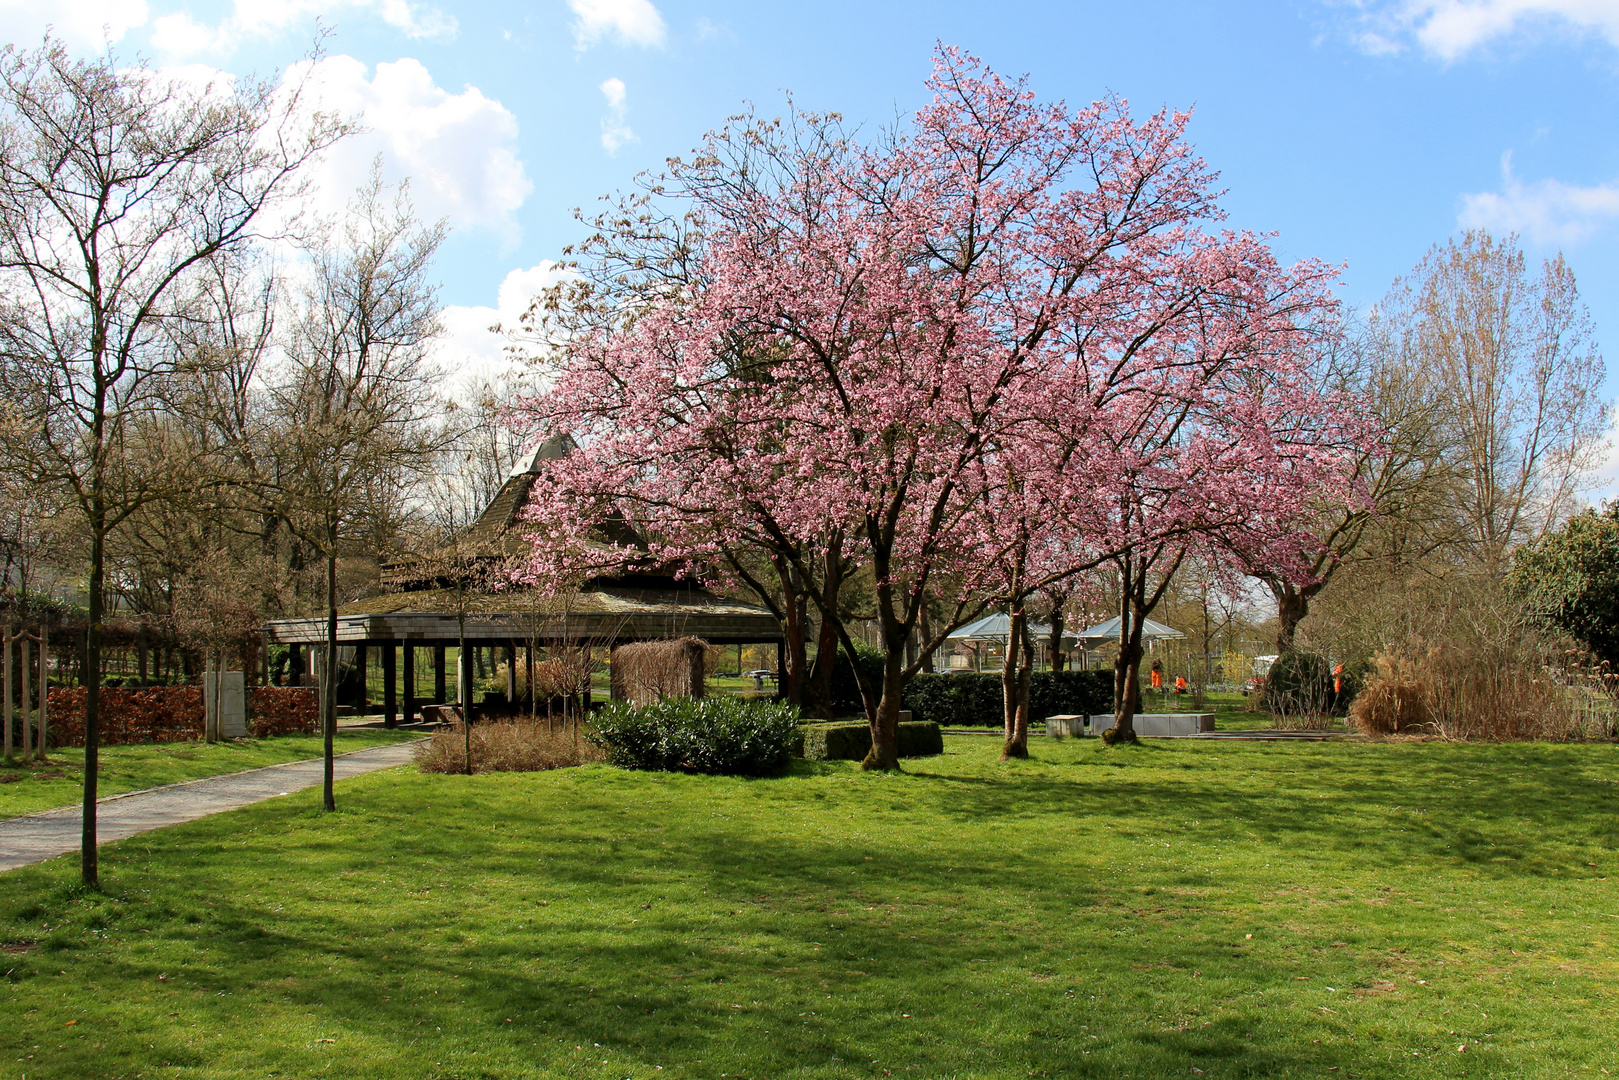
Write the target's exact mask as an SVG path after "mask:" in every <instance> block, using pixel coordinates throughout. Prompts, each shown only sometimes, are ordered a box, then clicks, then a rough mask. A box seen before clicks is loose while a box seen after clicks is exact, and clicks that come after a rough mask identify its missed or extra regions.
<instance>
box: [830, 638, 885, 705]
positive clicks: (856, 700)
mask: <svg viewBox="0 0 1619 1080" xmlns="http://www.w3.org/2000/svg"><path fill="white" fill-rule="evenodd" d="M854 651H855V659H856V661H857V663H858V664H859V669H860V671H861V672H862V673H864V675H865V676H866V678H867V679H868V680H870V681H871V683H872V684H873V685H876V686H881V685H882V681H883V651H882V650H881V649H878V648H875V647H873V646H871V645H867V644H866V643H865V642H863V641H857V642H855V643H854ZM832 707H833V708H834V709H837V710H838V711H839V712H865V711H866V703H865V701H864V700H863V699H862V698H861V697H860V683H859V682H857V681H856V679H855V664H851V663H850V662H849V654H848V653H845V652H844V651H843V650H842V649H839V650H838V659H837V663H835V664H833V665H832Z"/></svg>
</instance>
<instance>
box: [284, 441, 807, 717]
mask: <svg viewBox="0 0 1619 1080" xmlns="http://www.w3.org/2000/svg"><path fill="white" fill-rule="evenodd" d="M568 446H569V444H568V443H567V442H565V441H563V440H551V441H549V442H547V443H545V444H544V445H542V446H541V447H540V448H539V449H538V450H536V451H535V452H534V454H533V455H532V456H531V457H530V458H529V459H528V460H527V461H526V463H521V464H520V465H519V467H518V468H517V469H516V470H514V471H513V472H512V475H511V476H510V477H508V478H507V480H506V482H505V484H504V485H503V486H502V487H501V490H500V491H499V493H498V494H496V496H495V498H494V499H493V500H491V501H490V504H489V506H488V507H486V508H485V509H484V512H483V513H482V514H481V515H479V517H478V519H477V521H475V522H473V524H472V525H471V526H469V527H468V528H467V530H466V531H465V532H464V533H463V534H462V536H461V537H460V538H459V539H458V544H457V547H458V550H459V551H460V553H461V556H460V557H461V558H462V559H464V560H469V561H470V562H472V563H474V564H476V563H483V564H485V565H487V566H494V565H497V564H499V563H501V562H502V561H504V560H508V559H510V558H512V557H514V556H518V555H520V554H521V553H522V552H524V551H526V550H527V545H528V543H529V541H528V539H527V538H526V537H525V536H524V535H523V531H522V529H521V523H520V522H519V520H518V519H519V515H520V513H521V512H522V509H523V507H524V506H525V505H526V504H527V502H528V496H529V492H530V490H531V489H532V487H533V485H534V479H535V477H536V476H537V475H538V473H539V470H540V468H541V464H540V463H541V462H543V461H546V460H550V459H554V458H556V457H560V456H561V455H562V454H563V453H565V452H566V450H567V448H568ZM603 539H611V540H613V541H615V542H618V543H621V544H622V543H624V542H625V541H626V539H628V540H631V541H633V540H634V539H635V538H634V537H633V536H632V535H631V534H629V533H628V530H627V529H624V528H623V527H622V526H620V527H618V528H617V529H616V530H615V532H614V535H612V536H610V537H608V536H604V537H603ZM469 552H470V555H469V554H468V553H469ZM434 565H435V563H434V561H433V560H431V559H405V560H400V561H399V562H396V563H392V564H389V565H387V566H385V567H384V568H383V582H384V585H385V586H391V587H392V588H391V590H390V591H388V592H385V593H383V594H382V595H380V596H373V597H368V598H366V599H363V600H357V601H355V602H354V603H352V604H348V605H346V606H345V607H343V608H340V609H339V611H338V618H337V643H338V645H339V646H355V647H363V648H364V650H365V654H366V656H367V658H369V656H370V655H371V654H372V653H373V652H375V653H376V654H379V655H380V658H381V666H382V677H383V687H384V691H383V692H384V701H383V712H384V717H385V719H386V722H387V723H388V724H390V725H392V724H393V723H395V722H396V721H397V718H398V716H399V715H400V713H401V712H403V714H404V717H405V720H406V722H409V721H410V720H411V719H412V718H413V717H414V716H415V715H416V712H417V711H418V708H419V706H420V705H421V704H424V703H423V702H419V701H418V700H417V699H416V695H415V687H416V683H417V680H416V668H415V662H416V650H417V649H431V650H432V660H431V663H432V667H433V697H434V701H436V702H437V703H442V704H450V702H449V701H448V700H447V696H446V684H447V679H446V672H445V650H446V649H447V648H448V647H450V646H454V645H457V644H458V643H459V642H461V641H462V640H464V641H465V643H466V645H467V646H468V648H467V649H466V650H465V651H463V652H462V653H461V654H460V659H461V671H460V673H459V680H458V681H459V685H460V686H463V687H464V686H469V685H471V682H472V675H471V672H472V655H473V653H472V650H473V649H477V648H490V649H504V650H505V652H506V659H507V661H508V666H507V680H506V682H507V700H508V701H509V702H510V701H512V700H514V698H515V689H516V687H515V684H516V670H517V657H518V651H519V650H520V649H521V650H524V651H525V653H526V656H527V663H528V665H529V666H528V670H529V672H530V673H532V671H533V663H534V650H535V648H536V647H538V648H557V647H564V646H568V647H586V648H603V649H604V650H608V651H609V655H611V654H610V650H611V649H612V648H613V647H614V646H616V645H622V644H626V643H629V642H633V641H649V640H658V639H663V638H671V637H685V636H691V637H699V638H702V639H704V640H705V641H707V642H708V643H709V644H711V645H753V644H768V643H771V642H774V643H775V644H776V648H777V655H778V662H779V660H780V656H781V652H782V650H783V646H784V643H785V635H784V634H783V633H782V629H781V624H780V622H779V621H778V620H777V619H776V617H775V616H774V615H772V614H771V613H770V612H769V611H768V610H766V609H765V608H763V607H760V606H758V605H756V604H750V603H747V602H745V601H741V600H734V599H731V598H729V597H724V596H720V595H719V594H717V593H714V592H712V591H710V590H707V589H704V588H700V587H698V586H696V585H695V584H693V583H691V582H689V581H685V580H681V579H678V578H676V577H675V576H674V575H673V574H672V573H670V572H668V571H667V570H662V569H660V568H657V567H648V568H642V569H640V570H638V571H637V572H634V573H625V574H621V575H614V576H602V577H596V578H592V579H590V580H588V581H586V582H585V583H584V584H583V585H582V586H581V587H580V588H579V589H578V590H577V591H575V592H572V593H568V594H564V595H561V596H557V595H542V594H540V593H537V592H535V591H532V590H527V589H516V588H510V587H502V588H495V587H491V586H483V587H479V588H466V587H461V588H457V587H454V586H453V583H452V584H447V583H446V582H445V581H444V579H443V576H442V573H441V572H438V571H435V570H433V569H432V567H433V566H434ZM265 636H266V637H267V639H268V640H269V641H272V642H278V643H281V644H285V645H287V646H289V647H290V648H291V650H292V653H293V665H292V667H293V671H294V673H295V677H299V678H300V679H301V677H302V675H303V674H305V673H306V672H307V671H308V663H307V660H306V657H305V652H306V650H308V648H309V647H310V646H313V645H320V644H324V643H325V641H326V619H325V618H323V617H313V618H302V619H276V620H274V621H272V622H270V623H269V624H268V625H267V626H266V627H265ZM401 650H403V655H402V659H403V664H401V663H400V660H401ZM400 667H403V669H404V670H403V675H404V689H405V693H404V694H403V701H402V702H401V701H400V697H401V695H399V693H398V682H399V680H398V678H397V677H396V675H397V674H398V672H399V668H400ZM778 670H779V668H778ZM528 685H529V686H530V687H532V686H533V685H534V682H533V679H532V678H530V679H529V680H528ZM401 704H402V705H403V708H402V709H401ZM467 704H468V705H469V706H470V705H472V704H473V702H472V701H471V700H470V698H469V699H468V700H467ZM586 705H587V706H588V691H587V701H586Z"/></svg>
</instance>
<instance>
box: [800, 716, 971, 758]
mask: <svg viewBox="0 0 1619 1080" xmlns="http://www.w3.org/2000/svg"><path fill="white" fill-rule="evenodd" d="M870 752H871V727H870V725H868V724H867V723H865V722H864V721H855V722H850V721H844V722H839V723H831V724H804V725H803V726H801V727H800V728H799V735H798V738H797V740H796V741H795V745H794V748H793V753H795V754H797V755H798V756H799V757H802V758H807V759H808V760H810V761H859V760H861V759H862V758H864V757H865V756H866V755H867V754H868V753H870ZM942 753H944V735H943V733H941V732H940V731H939V725H938V724H935V723H932V722H922V721H917V720H912V721H910V722H908V723H904V724H901V725H900V726H899V756H900V757H902V758H917V757H931V756H932V755H934V754H942Z"/></svg>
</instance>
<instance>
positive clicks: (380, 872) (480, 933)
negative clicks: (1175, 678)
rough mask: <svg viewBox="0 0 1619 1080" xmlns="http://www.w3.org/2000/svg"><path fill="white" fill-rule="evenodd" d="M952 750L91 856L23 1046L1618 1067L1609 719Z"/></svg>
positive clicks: (427, 1065) (489, 793)
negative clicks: (1366, 737)
mask: <svg viewBox="0 0 1619 1080" xmlns="http://www.w3.org/2000/svg"><path fill="white" fill-rule="evenodd" d="M948 747H949V751H950V752H949V753H947V754H946V755H945V756H944V757H942V758H933V759H925V760H917V761H913V762H908V763H907V769H908V770H909V771H908V772H907V773H905V774H903V775H892V776H884V775H876V774H863V773H861V772H859V770H858V769H857V768H856V767H855V766H854V765H853V764H852V763H841V762H831V763H814V764H804V763H801V764H800V765H799V766H798V767H797V771H796V772H795V773H793V774H792V775H790V776H787V777H784V778H780V779H774V780H737V779H729V778H723V777H689V776H672V775H662V774H640V773H625V772H618V771H614V770H611V769H609V768H606V767H603V766H590V767H585V768H581V769H565V770H557V771H554V772H548V773H541V774H495V775H486V776H477V777H473V778H466V777H457V776H438V775H435V776H424V775H418V774H416V773H414V772H412V771H410V770H408V769H407V770H394V771H389V772H383V773H374V774H371V775H369V776H366V777H362V778H359V779H357V780H353V781H348V782H345V784H344V785H343V786H342V788H341V789H340V792H339V807H340V809H339V812H338V813H337V814H335V815H328V816H321V815H319V814H318V813H316V811H315V807H316V805H317V803H316V799H317V796H316V795H315V794H314V793H311V792H306V793H302V794H295V795H293V796H289V797H287V798H284V799H277V800H274V801H273V802H270V803H265V804H260V805H259V806H255V807H252V808H249V809H247V810H243V811H237V812H234V813H231V814H224V815H218V816H215V817H212V818H208V819H205V820H202V821H198V822H195V823H192V824H189V825H185V826H180V827H178V828H174V829H169V830H165V831H162V832H159V833H154V834H148V835H146V836H142V837H139V838H136V839H134V840H130V841H126V842H123V843H121V844H118V845H114V846H111V847H110V848H108V849H107V851H106V854H105V855H104V860H103V872H104V874H105V876H106V882H107V884H106V888H107V894H106V895H104V896H102V895H89V896H86V895H80V894H77V893H75V892H74V891H73V890H72V889H71V887H70V885H71V881H72V866H71V860H70V859H64V860H57V861H56V862H53V863H51V864H47V865H45V866H41V867H36V868H32V869H28V870H23V871H18V872H14V873H10V874H6V875H3V876H0V939H9V940H10V941H11V942H12V943H13V944H12V946H11V954H10V955H9V956H7V957H6V966H8V967H10V968H11V969H12V970H11V971H10V972H9V973H8V974H7V976H6V980H5V981H4V982H0V995H4V997H0V1001H4V1002H5V1009H4V1016H5V1017H6V1020H7V1022H6V1023H5V1024H4V1025H0V1050H3V1051H4V1053H3V1054H0V1063H3V1064H4V1066H5V1068H6V1069H8V1070H11V1071H12V1073H11V1074H18V1073H20V1072H21V1071H24V1070H25V1071H26V1074H27V1076H28V1077H30V1078H31V1080H34V1078H43V1077H84V1076H97V1077H115V1076H126V1077H132V1076H136V1075H140V1076H170V1075H174V1076H187V1077H210V1078H211V1077H237V1076H255V1077H267V1076H276V1077H288V1076H344V1077H379V1078H380V1077H406V1076H408V1077H468V1078H470V1077H553V1076H555V1077H591V1078H609V1077H619V1078H621V1077H636V1078H645V1077H655V1076H685V1077H703V1078H711V1077H722V1076H725V1077H738V1076H745V1077H771V1078H777V1077H816V1078H820V1077H827V1078H830V1077H850V1076H859V1077H867V1076H870V1077H882V1076H885V1075H893V1076H939V1077H963V1078H965V1077H1027V1076H1029V1075H1030V1074H1033V1075H1036V1076H1046V1075H1049V1076H1053V1077H1058V1076H1062V1077H1068V1076H1077V1077H1089V1076H1097V1077H1103V1076H1106V1077H1113V1076H1121V1077H1122V1076H1135V1077H1160V1076H1195V1075H1198V1073H1197V1072H1195V1071H1194V1070H1201V1074H1202V1075H1205V1076H1209V1077H1239V1076H1240V1077H1261V1076H1263V1077H1273V1076H1281V1077H1293V1076H1299V1077H1303V1076H1310V1077H1320V1076H1331V1077H1341V1076H1357V1077H1373V1076H1378V1077H1438V1076H1447V1077H1448V1076H1481V1077H1482V1076H1501V1077H1508V1076H1511V1077H1521V1076H1553V1075H1555V1076H1566V1075H1575V1076H1591V1077H1600V1076H1601V1075H1602V1071H1601V1070H1608V1071H1609V1072H1610V1073H1611V1072H1613V1071H1615V1070H1619V1052H1616V1050H1615V1048H1614V1043H1613V1039H1612V1034H1611V1030H1612V1019H1613V1017H1614V1015H1616V1006H1619V1001H1616V1000H1615V999H1616V993H1615V987H1616V982H1615V975H1616V974H1619V971H1616V970H1615V969H1616V962H1615V954H1614V951H1613V941H1612V939H1613V935H1614V933H1615V931H1616V929H1619V920H1616V919H1614V918H1613V917H1612V916H1614V915H1619V904H1616V903H1615V899H1614V884H1613V882H1610V881H1609V880H1607V879H1608V877H1609V876H1610V875H1611V874H1613V873H1614V871H1615V870H1616V869H1619V858H1616V855H1615V845H1616V843H1619V837H1616V832H1619V830H1616V825H1615V818H1614V816H1613V795H1614V792H1615V791H1616V790H1619V787H1616V783H1619V749H1616V748H1615V747H1613V746H1607V745H1602V746H1589V745H1588V746H1523V745H1516V746H1458V745H1447V744H1436V743H1434V744H1403V745H1388V744H1383V745H1376V744H1358V743H1356V744H1307V745H1275V744H1245V745H1234V744H1215V745H1211V744H1208V743H1200V742H1194V741H1190V740H1180V741H1170V740H1166V741H1163V742H1158V743H1149V744H1147V745H1144V746H1142V747H1139V748H1126V749H1119V750H1104V749H1102V748H1100V747H1099V746H1098V745H1097V743H1096V742H1095V741H1094V740H1087V741H1067V742H1063V743H1052V742H1048V741H1046V740H1044V739H1043V738H1042V739H1039V740H1037V741H1036V743H1035V745H1034V747H1033V749H1034V752H1035V754H1036V757H1035V759H1034V760H1032V761H1028V762H1014V763H1011V764H1009V765H1002V764H999V763H998V762H996V761H995V760H994V758H995V755H996V751H997V750H998V749H999V747H998V745H997V744H996V743H995V742H994V740H988V739H982V738H976V739H975V738H972V737H959V738H952V739H950V740H948ZM29 943H31V944H29ZM0 970H4V969H0ZM70 1022H72V1023H71V1025H70ZM1463 1046H1465V1047H1466V1049H1465V1050H1462V1049H1460V1048H1461V1047H1463ZM18 1059H21V1060H20V1061H19V1060H18ZM0 1075H10V1074H8V1073H5V1072H0Z"/></svg>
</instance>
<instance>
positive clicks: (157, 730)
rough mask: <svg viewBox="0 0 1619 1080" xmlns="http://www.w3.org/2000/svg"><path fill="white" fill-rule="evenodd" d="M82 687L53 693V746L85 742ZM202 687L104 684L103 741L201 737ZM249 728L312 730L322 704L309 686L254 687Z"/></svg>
mask: <svg viewBox="0 0 1619 1080" xmlns="http://www.w3.org/2000/svg"><path fill="white" fill-rule="evenodd" d="M85 694H86V691H85V689H84V688H83V687H74V688H71V689H68V688H63V687H56V688H53V689H52V690H51V692H50V710H49V717H48V720H49V723H50V735H51V744H52V745H53V746H83V745H84V698H85ZM202 720H203V712H202V688H201V687H199V686H151V687H146V688H145V689H140V690H126V689H118V688H114V687H103V688H102V690H101V744H102V745H103V746H128V745H131V744H134V743H149V742H183V741H186V740H190V739H200V738H202ZM247 723H248V730H249V731H251V732H252V733H253V734H254V735H255V736H257V737H260V738H262V737H264V736H266V735H289V734H304V735H309V734H313V733H314V732H315V731H316V729H317V728H318V727H319V726H320V709H319V706H318V705H317V703H316V700H315V692H314V690H312V689H310V688H308V687H287V686H255V687H250V688H249V690H248V721H247Z"/></svg>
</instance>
